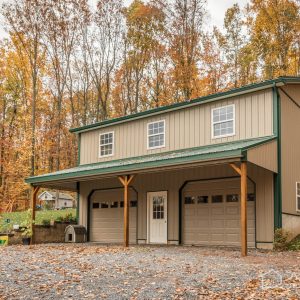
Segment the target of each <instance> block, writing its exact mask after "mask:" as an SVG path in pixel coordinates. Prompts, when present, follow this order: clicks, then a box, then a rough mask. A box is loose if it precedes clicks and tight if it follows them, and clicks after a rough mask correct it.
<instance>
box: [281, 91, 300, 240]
mask: <svg viewBox="0 0 300 300" xmlns="http://www.w3.org/2000/svg"><path fill="white" fill-rule="evenodd" d="M282 89H284V90H285V91H286V92H287V93H288V94H289V95H290V96H291V97H292V98H293V99H294V100H295V101H296V102H297V103H298V104H299V105H300V86H299V85H288V86H283V87H282ZM280 97H281V168H282V176H281V181H282V212H283V228H285V229H287V230H290V231H292V232H294V235H296V234H300V226H299V225H298V226H294V225H292V224H294V223H295V221H294V220H298V222H300V217H295V218H292V216H288V215H285V214H291V215H296V216H297V215H298V216H300V213H299V212H297V211H296V181H299V182H300V138H299V130H300V108H298V107H297V106H296V105H295V104H294V103H293V102H292V101H291V100H290V99H288V97H287V96H286V95H285V94H284V93H283V92H281V91H280ZM296 228H297V229H296Z"/></svg>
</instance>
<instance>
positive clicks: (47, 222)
mask: <svg viewBox="0 0 300 300" xmlns="http://www.w3.org/2000/svg"><path fill="white" fill-rule="evenodd" d="M42 225H44V226H49V225H50V220H49V219H43V220H42Z"/></svg>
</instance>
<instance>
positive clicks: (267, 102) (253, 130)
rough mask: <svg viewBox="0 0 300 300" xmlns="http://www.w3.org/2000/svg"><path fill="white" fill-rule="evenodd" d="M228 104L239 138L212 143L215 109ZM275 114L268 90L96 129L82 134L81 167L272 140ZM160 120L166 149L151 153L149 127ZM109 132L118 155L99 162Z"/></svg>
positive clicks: (101, 159)
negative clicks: (103, 137)
mask: <svg viewBox="0 0 300 300" xmlns="http://www.w3.org/2000/svg"><path fill="white" fill-rule="evenodd" d="M228 104H235V114H236V121H235V123H236V128H235V129H236V134H235V136H231V137H225V138H217V139H212V137H211V109H212V108H215V107H221V106H224V105H228ZM272 114H273V108H272V92H271V90H265V91H260V92H256V93H252V94H248V95H243V96H237V97H234V98H230V99H227V100H220V101H216V102H211V103H206V104H202V105H197V106H193V107H190V108H185V109H181V110H178V111H174V112H169V113H164V114H161V115H157V116H152V117H147V118H143V119H140V120H135V121H131V122H128V123H123V124H119V125H112V126H109V127H106V128H102V129H95V130H92V131H88V132H84V133H82V134H81V155H80V163H81V164H88V163H95V162H100V161H107V160H115V159H121V158H126V157H134V156H141V155H146V154H152V153H160V152H164V151H173V150H178V149H184V148H191V147H198V146H204V145H209V144H216V143H224V142H230V141H236V140H241V139H248V138H255V137H261V136H269V135H272V134H273V115H272ZM158 120H165V121H166V123H165V124H166V143H165V144H166V146H165V147H164V148H160V149H155V150H147V124H148V123H150V122H153V121H158ZM108 131H114V133H115V151H114V155H113V156H111V157H106V158H99V153H98V152H99V135H100V133H104V132H108Z"/></svg>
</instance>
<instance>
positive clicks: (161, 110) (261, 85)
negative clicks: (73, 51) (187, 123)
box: [70, 77, 300, 133]
mask: <svg viewBox="0 0 300 300" xmlns="http://www.w3.org/2000/svg"><path fill="white" fill-rule="evenodd" d="M286 83H300V77H278V78H276V79H271V80H266V81H262V82H259V83H253V84H249V85H246V86H243V87H240V88H235V89H231V90H228V91H226V92H221V93H216V94H211V95H208V96H204V97H200V98H196V99H193V100H188V101H183V102H179V103H175V104H171V105H166V106H161V107H157V108H153V109H149V110H146V111H143V112H139V113H135V114H131V115H127V116H123V117H119V118H114V119H109V120H105V121H102V122H98V123H94V124H90V125H86V126H82V127H78V128H71V129H70V132H75V133H79V132H82V131H88V130H92V129H95V128H100V127H105V126H108V125H114V124H116V123H121V122H127V121H130V120H134V119H139V118H143V117H147V116H150V115H153V114H159V113H164V112H167V111H171V110H175V109H179V108H184V107H189V106H193V105H196V104H200V103H202V102H209V101H216V100H219V99H220V98H226V97H229V96H234V95H238V94H245V93H249V92H252V91H255V90H258V89H266V88H269V87H271V86H272V85H276V84H286Z"/></svg>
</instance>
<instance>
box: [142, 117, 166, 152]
mask: <svg viewBox="0 0 300 300" xmlns="http://www.w3.org/2000/svg"><path fill="white" fill-rule="evenodd" d="M160 122H163V123H164V132H163V133H157V134H152V135H149V125H152V124H155V123H160ZM146 130H147V150H153V149H159V148H164V147H166V120H157V121H154V122H150V123H147V128H146ZM161 134H163V135H164V143H163V145H161V146H155V147H150V146H149V137H150V136H155V135H161Z"/></svg>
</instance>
